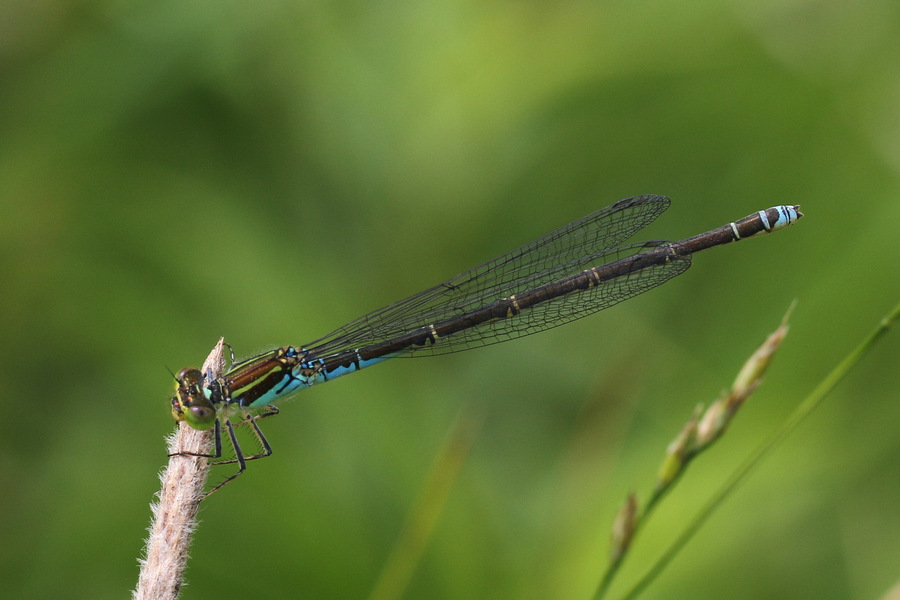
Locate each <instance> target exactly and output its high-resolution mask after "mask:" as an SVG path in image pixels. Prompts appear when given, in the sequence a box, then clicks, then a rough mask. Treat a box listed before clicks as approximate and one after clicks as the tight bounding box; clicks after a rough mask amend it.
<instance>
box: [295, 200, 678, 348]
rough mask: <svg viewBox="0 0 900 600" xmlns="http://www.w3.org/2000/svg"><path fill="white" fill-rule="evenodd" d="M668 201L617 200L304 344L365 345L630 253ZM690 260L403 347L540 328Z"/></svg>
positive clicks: (611, 300) (659, 278)
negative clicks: (629, 241)
mask: <svg viewBox="0 0 900 600" xmlns="http://www.w3.org/2000/svg"><path fill="white" fill-rule="evenodd" d="M668 207H669V199H668V198H666V197H665V196H637V197H634V198H628V199H626V200H621V201H619V202H616V203H615V204H613V205H611V206H608V207H606V208H604V209H602V210H599V211H597V212H595V213H592V214H590V215H588V216H586V217H584V218H582V219H579V220H578V221H575V222H573V223H570V224H568V225H566V226H564V227H561V228H560V229H557V230H556V231H553V232H551V233H549V234H547V235H545V236H543V237H541V238H539V239H537V240H535V241H533V242H531V243H529V244H526V245H524V246H522V247H521V248H518V249H517V250H513V251H512V252H509V253H507V254H504V255H503V256H500V257H498V258H495V259H494V260H491V261H489V262H486V263H484V264H483V265H480V266H478V267H475V268H473V269H470V270H468V271H465V272H464V273H460V274H459V275H457V276H456V277H453V278H452V279H449V280H447V281H445V282H443V283H441V284H439V285H437V286H435V287H433V288H430V289H428V290H425V291H423V292H420V293H418V294H416V295H414V296H410V297H409V298H406V299H405V300H401V301H399V302H396V303H394V304H391V305H389V306H385V307H384V308H381V309H379V310H376V311H374V312H372V313H369V314H367V315H365V316H363V317H360V318H358V319H356V320H354V321H352V322H350V323H348V324H347V325H345V326H343V327H341V328H339V329H336V330H335V331H333V332H331V333H330V334H328V335H326V336H324V337H322V338H320V339H318V340H316V341H314V342H312V343H310V344H308V345H306V348H307V349H309V350H310V351H312V352H313V354H314V355H315V356H318V357H320V358H321V357H325V356H329V355H332V354H335V353H340V352H343V351H346V350H357V349H360V348H365V347H367V346H369V345H372V344H377V343H380V342H384V341H387V340H391V339H394V338H396V337H398V336H400V335H403V334H405V333H408V332H410V331H412V330H414V329H417V328H420V327H426V326H428V325H430V324H433V323H437V322H440V321H442V320H444V319H447V318H451V317H453V316H457V315H462V314H465V313H467V312H469V311H471V310H474V309H478V308H481V307H483V306H486V305H488V304H490V303H492V302H495V301H497V300H500V299H502V298H506V297H508V296H510V295H513V294H517V295H520V294H522V293H523V292H525V291H527V290H532V289H534V288H537V287H540V286H542V285H546V284H549V283H552V282H554V281H558V280H560V279H563V278H565V277H567V276H569V275H574V274H576V273H579V272H580V271H583V270H585V269H588V268H591V267H594V266H597V265H602V264H606V263H608V262H610V261H613V260H617V259H619V258H622V257H624V256H627V255H629V254H634V253H636V252H639V251H640V250H643V249H646V248H647V244H633V245H628V246H621V244H622V243H623V242H624V241H625V240H627V239H628V238H629V237H631V236H632V235H634V234H635V233H636V232H638V231H639V230H641V229H643V228H644V227H646V226H647V225H648V224H650V223H651V222H652V221H653V220H654V219H656V218H657V217H658V216H659V215H661V214H662V213H663V212H664V211H665V210H666V209H667V208H668ZM654 245H655V244H654ZM689 266H690V257H682V258H679V259H677V260H673V261H671V262H668V263H665V264H662V265H655V266H652V267H648V268H645V269H641V270H640V271H635V272H634V273H630V274H628V275H626V276H623V277H619V278H617V279H614V280H611V281H608V282H606V283H604V284H603V285H600V286H596V287H594V288H591V289H589V290H585V291H582V292H580V293H575V294H569V295H566V296H560V297H557V298H554V299H552V300H549V301H547V302H544V303H541V304H538V305H536V306H534V307H532V308H530V309H528V310H527V311H523V312H522V313H521V314H520V315H518V316H516V317H515V318H508V319H499V320H494V321H489V322H486V323H482V324H480V325H478V326H475V327H472V328H469V329H465V330H462V331H459V332H456V333H454V334H452V335H449V336H445V337H441V338H439V339H438V340H436V341H435V343H434V344H428V345H425V346H415V347H410V348H408V349H407V350H406V351H405V353H404V354H403V355H407V356H430V355H435V354H446V353H449V352H458V351H461V350H468V349H470V348H476V347H480V346H486V345H489V344H494V343H497V342H502V341H506V340H510V339H514V338H517V337H521V336H524V335H529V334H531V333H536V332H539V331H544V330H546V329H549V328H551V327H556V326H558V325H562V324H563V323H568V322H570V321H573V320H575V319H578V318H580V317H583V316H586V315H588V314H591V313H594V312H597V311H599V310H603V309H605V308H608V307H610V306H613V305H614V304H617V303H619V302H622V301H623V300H627V299H628V298H632V297H634V296H636V295H638V294H641V293H643V292H645V291H647V290H649V289H651V288H653V287H656V286H658V285H660V284H662V283H664V282H666V281H668V280H669V279H671V278H673V277H675V276H677V275H679V274H680V273H682V272H684V271H685V269H687V268H688V267H689Z"/></svg>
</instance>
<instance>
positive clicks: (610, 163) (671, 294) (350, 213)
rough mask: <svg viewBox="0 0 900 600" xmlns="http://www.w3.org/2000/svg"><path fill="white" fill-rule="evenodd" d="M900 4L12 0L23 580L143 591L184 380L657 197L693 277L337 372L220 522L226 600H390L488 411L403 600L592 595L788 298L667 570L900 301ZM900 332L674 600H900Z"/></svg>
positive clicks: (309, 397) (4, 124)
mask: <svg viewBox="0 0 900 600" xmlns="http://www.w3.org/2000/svg"><path fill="white" fill-rule="evenodd" d="M898 169H900V4H898V3H897V2H895V1H894V0H861V1H859V2H853V3H847V2H839V1H837V0H821V1H816V0H806V1H799V0H791V1H788V2H785V1H784V0H764V1H762V2H759V1H750V0H743V1H734V2H713V1H701V2H691V3H689V4H685V3H683V2H674V1H664V0H650V1H647V2H621V1H620V2H530V3H528V2H525V3H521V2H497V1H490V2H483V3H469V2H452V1H450V2H421V1H419V2H415V1H410V2H378V1H374V2H373V1H368V2H356V3H320V2H302V1H281V2H278V1H263V2H256V3H246V2H228V1H225V2H217V3H205V2H193V1H190V0H187V1H185V0H179V1H177V2H174V1H162V2H153V3H144V2H128V1H126V0H110V1H107V2H89V1H88V2H65V1H60V0H47V1H42V2H8V3H3V4H2V5H0V202H2V207H0V253H2V254H0V268H2V274H3V277H2V281H3V285H2V292H0V336H2V343H0V353H2V354H0V359H2V365H3V367H2V369H0V392H2V395H3V398H4V400H5V406H6V410H5V418H4V419H3V425H2V427H3V435H2V436H0V440H2V441H0V444H2V445H0V452H2V454H0V478H2V484H0V486H2V487H0V535H2V540H3V549H2V554H0V579H2V581H3V588H4V593H3V595H4V596H5V597H9V598H93V599H101V598H124V597H127V595H128V594H129V593H130V590H131V589H132V588H133V586H134V584H135V581H136V578H137V572H138V568H137V560H138V556H139V554H140V552H141V549H142V546H143V538H144V535H145V528H146V526H147V524H148V519H149V508H148V506H149V503H150V502H151V500H152V498H153V494H154V492H155V491H156V490H157V489H158V482H157V476H156V475H157V471H158V470H159V469H160V468H161V467H162V466H163V465H164V464H165V461H166V457H165V446H164V437H165V436H166V434H168V433H169V432H170V431H172V429H173V424H172V422H171V418H170V415H169V412H168V409H167V399H168V397H169V394H170V391H171V376H170V375H169V371H167V369H171V370H172V371H175V370H177V369H179V368H181V367H183V366H186V365H198V364H199V363H201V362H202V361H203V359H204V357H205V356H206V354H207V352H208V351H209V350H210V349H211V348H212V346H213V344H214V343H215V341H216V340H217V338H218V337H219V336H220V335H224V336H226V339H227V340H228V341H229V342H230V343H231V344H232V345H233V346H234V348H235V349H236V351H237V353H238V355H239V356H247V355H250V354H252V353H255V352H257V351H262V350H266V349H269V348H271V347H275V346H281V345H285V344H303V343H306V342H308V341H310V340H312V339H315V338H317V337H319V336H321V335H323V334H325V333H327V332H328V331H330V330H332V329H333V328H335V327H337V326H340V325H342V324H344V323H345V322H347V321H349V320H351V319H353V318H355V317H357V316H359V315H360V314H363V313H365V312H367V311H369V310H372V309H375V308H378V307H379V306H381V305H383V304H386V303H388V302H391V301H394V300H397V299H400V298H402V297H404V296H406V295H408V294H411V293H414V292H417V291H419V290H421V289H423V288H425V287H428V286H430V285H433V284H435V283H437V282H438V281H440V280H443V279H445V278H447V277H449V276H451V275H453V274H455V273H457V272H459V271H462V270H464V269H466V268H468V267H471V266H474V265H475V264H478V263H480V262H482V261H484V260H487V259H489V258H492V257H493V256H495V255H497V254H500V253H502V252H505V251H507V250H509V249H511V248H513V247H515V246H517V245H519V244H520V243H524V242H527V241H529V240H531V239H533V238H535V237H537V236H539V235H542V234H544V233H546V232H547V231H549V230H551V229H553V228H555V227H557V226H559V225H562V224H564V223H567V222H569V221H571V220H574V219H576V218H578V217H581V216H583V215H585V214H587V213H588V212H591V211H593V210H595V209H598V208H601V207H603V206H606V205H608V204H611V203H612V202H614V201H616V200H619V199H620V198H624V197H627V196H631V195H637V194H644V193H658V194H666V195H669V196H671V197H672V198H673V206H672V208H671V209H670V210H669V212H668V213H667V214H666V215H664V216H663V217H662V218H661V219H660V220H659V221H658V222H657V223H655V224H654V225H652V226H651V227H650V228H649V229H648V230H647V231H646V233H645V234H642V237H644V238H646V239H660V238H668V239H680V238H683V237H687V236H689V235H693V234H696V233H699V232H701V231H705V230H707V229H711V228H713V227H716V226H719V225H722V224H724V223H727V222H728V221H731V220H734V219H736V218H739V217H742V216H744V215H745V214H748V213H750V212H752V211H755V210H758V209H761V208H765V207H768V206H771V205H775V204H787V203H799V204H801V205H802V207H803V210H804V212H805V213H806V215H807V216H806V218H805V219H804V220H803V221H802V222H801V223H800V224H799V225H797V226H796V227H792V228H791V229H789V230H787V231H784V232H781V233H779V234H778V235H776V236H772V237H769V238H764V239H757V240H753V241H751V242H746V243H742V244H740V245H736V246H731V247H727V248H719V249H716V250H715V251H713V252H709V253H705V254H704V255H701V256H698V257H697V258H696V261H695V265H694V267H693V269H691V270H690V271H689V272H688V273H686V274H685V275H684V276H682V277H680V278H678V279H677V280H675V281H673V282H671V283H669V284H667V285H666V286H664V287H662V288H660V289H658V290H654V291H653V292H651V293H648V294H646V295H644V296H642V297H640V298H638V299H636V300H634V301H631V302H629V303H627V304H626V305H622V306H619V307H616V308H614V309H612V310H610V311H607V312H605V313H602V314H600V315H597V316H592V317H590V318H588V319H585V320H583V321H579V322H577V323H576V324H573V325H569V326H567V327H563V328H560V329H557V330H554V331H552V332H548V333H545V334H542V335H540V336H536V337H530V338H526V339H524V340H519V341H516V342H511V343H509V344H505V345H503V346H495V347H492V348H487V349H482V350H478V351H473V352H470V353H464V354H460V355H452V356H448V357H443V358H440V359H424V360H408V361H403V360H397V361H391V362H389V363H387V364H385V365H383V366H379V367H378V368H375V369H369V370H366V371H365V372H363V373H361V374H359V375H356V376H354V377H348V378H345V379H342V380H340V381H338V382H334V383H332V384H329V385H327V386H322V387H318V388H316V389H313V390H309V391H307V392H304V393H303V394H302V395H300V396H299V397H298V398H297V399H296V400H295V401H293V402H289V403H286V404H285V405H283V406H282V414H281V416H280V417H278V418H275V419H271V420H269V421H267V422H266V425H267V427H266V432H267V434H268V436H269V439H270V441H271V442H272V444H273V445H274V447H275V455H274V456H273V457H272V458H270V459H268V460H265V461H260V462H259V463H256V464H253V465H251V467H252V468H251V469H250V470H249V471H248V473H247V474H246V475H244V476H243V477H242V478H241V479H240V480H239V481H238V482H236V483H234V484H233V485H231V486H229V487H228V488H226V489H225V490H224V491H223V492H222V493H220V494H217V495H216V496H214V497H213V498H212V499H211V500H210V501H208V502H206V503H205V504H204V506H203V510H202V514H201V517H202V524H201V526H200V528H199V530H198V532H197V535H196V540H195V544H194V546H193V548H192V560H191V562H190V566H189V571H188V574H187V576H188V582H189V585H188V586H187V588H186V589H185V590H184V593H183V597H184V598H186V599H192V598H297V597H302V598H362V597H365V596H367V595H368V594H369V593H370V592H371V591H372V589H373V587H374V586H375V582H376V581H377V580H378V577H379V573H381V572H382V570H383V569H384V567H385V564H386V562H387V560H388V556H389V554H390V552H391V548H392V547H393V545H394V543H395V541H396V540H397V538H398V536H399V535H400V531H401V530H402V528H403V524H404V520H405V519H406V516H407V515H408V514H409V512H410V510H411V509H412V507H413V506H414V505H415V503H416V501H417V498H419V497H420V495H421V494H422V489H423V486H424V485H425V482H426V480H427V478H428V473H429V470H430V469H431V465H432V463H433V462H434V460H435V457H436V456H437V455H438V453H439V452H440V450H441V448H442V447H443V445H444V444H445V443H446V441H447V439H448V435H449V432H450V431H451V430H452V428H453V427H454V424H455V423H458V422H460V420H462V422H469V421H470V420H471V421H477V422H478V423H480V426H478V427H476V428H474V429H473V430H472V431H473V433H472V438H471V448H470V449H469V452H468V454H467V455H466V458H465V462H464V463H463V464H462V467H461V470H460V472H459V475H458V477H456V478H455V479H452V480H451V479H449V473H445V472H441V473H440V474H439V475H441V476H442V477H446V479H445V480H444V483H445V484H446V485H448V486H452V487H451V489H450V492H449V496H448V499H447V503H446V505H445V506H444V508H443V511H442V512H441V514H440V517H439V520H438V522H437V525H436V528H435V529H434V531H433V533H432V534H431V535H430V536H429V537H428V539H427V544H426V545H425V549H424V554H423V556H422V558H421V560H419V561H417V562H416V564H415V570H414V572H413V574H412V576H411V579H410V581H409V586H408V588H407V589H406V593H405V597H407V598H427V599H432V598H433V599H438V598H454V599H455V598H504V599H505V598H533V599H539V598H540V599H543V598H561V599H568V598H571V599H583V598H588V597H590V594H591V592H592V590H593V589H594V586H595V585H596V582H597V580H598V577H599V574H600V570H601V566H602V564H603V563H604V561H605V560H606V556H607V546H608V530H609V526H610V523H611V521H612V519H613V516H614V515H615V513H616V511H617V509H618V507H619V505H620V504H621V502H622V501H623V499H624V497H625V495H626V494H627V493H628V492H629V491H631V490H635V491H637V492H638V493H639V494H642V495H643V496H646V493H645V492H646V490H647V489H649V487H650V486H651V485H652V482H653V478H654V475H655V472H656V469H657V465H658V463H659V461H660V460H661V456H662V453H663V452H664V449H665V447H666V445H667V444H668V442H669V441H670V439H671V438H672V437H673V436H674V435H675V433H676V432H677V431H678V430H679V429H680V428H681V425H682V423H683V422H684V421H685V420H686V419H687V418H688V416H689V415H690V413H691V411H692V409H693V407H694V405H695V404H696V403H698V402H708V401H711V400H712V399H714V398H715V396H716V395H717V394H718V392H719V391H720V390H721V389H723V388H725V387H727V385H728V384H729V383H730V382H731V379H732V378H733V377H734V375H735V374H736V372H737V370H738V369H739V367H740V365H741V364H742V362H743V361H744V360H745V358H746V357H747V356H748V355H749V354H750V353H751V352H752V351H753V349H754V348H755V347H756V345H757V344H758V343H760V342H761V341H762V340H763V339H764V337H765V336H766V335H767V334H768V333H769V332H770V331H772V330H773V329H774V328H775V326H776V325H777V324H778V322H779V320H780V319H781V317H782V315H783V313H784V311H785V310H786V309H787V307H788V305H789V304H790V302H791V301H792V300H793V299H795V298H796V299H798V300H799V305H798V307H797V309H796V311H795V313H794V316H793V318H792V331H791V334H790V336H789V337H788V339H787V341H786V342H785V344H784V346H783V349H782V351H781V353H780V354H779V355H778V356H777V358H776V361H775V363H774V365H773V367H772V369H771V371H770V374H769V376H768V379H767V382H766V385H765V386H764V387H763V388H762V389H761V390H760V391H759V392H758V393H757V395H756V396H754V398H753V399H752V401H751V402H750V403H749V404H748V405H747V406H746V407H745V408H744V410H743V411H742V413H741V415H740V416H739V418H738V420H737V422H736V423H734V424H733V426H732V427H731V430H730V431H729V433H728V435H727V436H726V437H725V438H724V439H723V440H722V441H721V442H720V443H719V445H718V446H717V447H716V448H715V449H714V450H713V451H712V452H710V453H709V454H708V455H705V456H704V457H702V458H701V459H700V460H698V461H697V463H695V464H694V465H693V466H692V468H691V471H690V472H689V473H688V474H687V476H686V477H685V478H684V479H683V480H682V482H681V484H680V486H679V488H678V489H677V490H676V491H675V492H674V493H673V494H672V495H671V496H670V497H669V498H668V499H667V501H666V502H665V504H664V506H663V507H662V509H661V510H660V512H659V513H658V514H656V515H655V518H654V520H653V521H652V523H651V524H650V526H649V527H648V528H647V529H646V530H645V531H644V533H643V535H642V537H641V538H640V539H639V542H638V544H637V546H636V547H635V551H634V555H633V556H632V557H631V559H630V561H629V563H628V566H627V568H626V569H625V570H624V572H623V573H622V574H621V582H620V583H623V584H624V583H627V582H629V581H633V580H634V578H635V577H636V576H638V575H639V574H640V573H642V572H643V570H644V569H645V568H646V567H647V565H648V564H649V561H650V560H651V559H652V558H654V557H655V556H657V555H658V553H659V552H660V551H661V549H662V548H663V547H664V546H665V544H666V543H667V542H668V541H670V540H671V539H672V538H673V537H674V536H675V535H676V534H677V532H678V531H680V529H681V527H682V526H683V524H684V522H685V520H687V519H688V518H689V517H690V516H692V515H693V514H694V513H695V511H696V509H697V507H698V505H699V504H700V503H702V502H703V500H704V499H706V498H708V497H709V495H710V494H711V493H712V492H713V490H715V489H716V487H717V486H718V485H719V483H720V482H721V481H722V480H723V479H724V478H725V477H726V476H727V475H728V474H729V473H730V472H731V471H732V470H733V468H734V467H735V465H736V464H737V463H738V462H739V461H740V460H741V459H742V458H743V457H744V456H746V455H747V454H748V453H749V451H750V450H751V449H752V448H753V447H754V446H755V445H756V444H757V443H758V442H759V441H760V440H761V439H763V438H764V437H765V436H766V435H767V434H768V433H769V432H771V431H772V430H774V429H775V428H776V427H777V426H778V425H779V424H780V423H781V422H782V421H783V420H784V418H785V417H786V415H787V414H788V413H789V412H790V411H791V410H792V409H793V408H794V407H795V406H796V405H797V403H798V402H799V401H800V400H801V399H802V397H803V396H804V395H805V394H807V393H808V392H809V391H810V389H811V388H812V387H813V386H814V385H815V384H816V383H817V382H818V381H819V380H820V379H821V378H822V377H823V375H824V374H825V373H826V372H827V371H828V370H829V369H830V368H831V367H832V366H833V365H834V364H835V363H836V362H837V361H838V360H839V359H840V358H842V357H843V356H844V355H845V354H846V353H847V352H848V351H850V349H851V348H852V347H854V346H855V345H856V344H857V343H858V342H859V341H860V340H861V338H862V337H863V335H864V334H865V333H866V332H868V331H869V330H870V329H871V328H872V327H873V326H874V325H875V323H876V322H877V320H878V319H879V318H880V317H881V316H882V315H883V314H885V313H886V312H887V311H888V310H889V309H890V308H891V307H892V306H893V305H894V304H895V303H896V302H897V300H898V298H900V277H898V272H900V269H898V268H900V251H898V249H897V239H898V223H900V202H898V199H900V176H898ZM898 351H900V341H898V333H897V332H892V334H891V335H889V336H888V337H887V338H886V339H885V340H884V341H883V343H882V344H880V345H879V346H878V347H877V348H876V349H875V351H874V352H873V353H872V354H871V355H870V356H869V357H867V359H866V360H865V362H864V363H863V364H862V365H861V366H860V367H859V368H858V369H857V370H856V371H854V372H853V373H852V375H851V376H850V377H849V378H848V379H847V380H846V381H845V382H844V383H843V384H842V385H841V386H840V388H839V390H838V391H837V393H836V394H834V395H833V396H832V397H831V398H830V401H829V403H828V404H827V405H825V406H824V407H823V408H822V409H821V410H820V411H818V412H816V413H815V414H814V415H813V417H812V418H811V419H809V420H808V421H807V422H806V423H804V425H803V426H802V427H801V428H800V429H799V430H798V431H797V432H796V433H795V434H794V435H792V436H791V437H790V439H788V440H787V442H786V443H785V444H784V445H782V446H781V447H780V448H779V449H778V451H777V452H775V453H774V454H772V455H771V456H770V457H769V459H768V461H767V462H766V463H765V464H764V465H763V466H762V468H761V469H759V470H758V471H757V472H755V473H754V475H753V477H752V478H750V479H749V480H748V481H746V482H745V485H744V486H743V487H741V488H740V490H739V491H738V493H736V494H735V495H733V496H732V497H731V498H730V499H729V501H728V502H727V503H726V505H725V506H724V507H723V509H722V510H721V511H720V512H718V513H717V514H716V515H715V517H714V518H713V519H712V520H711V521H710V522H709V524H708V525H707V526H706V527H705V528H704V529H703V531H702V532H701V533H700V535H699V536H698V537H697V538H696V539H695V540H694V541H693V542H692V543H691V544H690V545H689V546H688V548H687V549H686V551H685V552H684V553H683V554H682V555H680V556H679V557H678V559H677V560H676V561H675V562H674V563H673V564H672V565H671V566H670V568H669V570H668V571H666V573H665V574H664V575H663V576H662V577H660V578H659V579H658V580H657V582H656V583H655V584H654V586H653V587H652V588H650V590H649V591H648V593H647V594H646V596H645V597H647V598H731V599H743V598H767V599H771V598H791V599H796V598H817V599H825V598H878V597H879V596H881V595H882V594H883V593H884V592H885V591H886V590H887V589H889V588H890V587H891V586H892V585H894V584H895V583H896V582H897V581H898V579H900V568H898V566H900V435H898V432H900V402H898V400H900V392H898V386H900V373H898V368H897V362H898V361H897V356H898Z"/></svg>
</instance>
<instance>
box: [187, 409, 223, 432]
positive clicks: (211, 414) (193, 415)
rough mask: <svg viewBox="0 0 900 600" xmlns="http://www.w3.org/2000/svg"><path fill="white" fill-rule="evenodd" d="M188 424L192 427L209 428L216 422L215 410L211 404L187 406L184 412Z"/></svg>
mask: <svg viewBox="0 0 900 600" xmlns="http://www.w3.org/2000/svg"><path fill="white" fill-rule="evenodd" d="M184 415H185V420H186V421H187V423H188V425H190V426H191V427H193V428H194V429H209V428H210V427H212V426H213V425H214V424H215V422H216V411H215V410H214V409H213V407H212V406H208V405H207V406H204V405H199V406H189V407H187V410H186V411H185V413H184Z"/></svg>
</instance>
